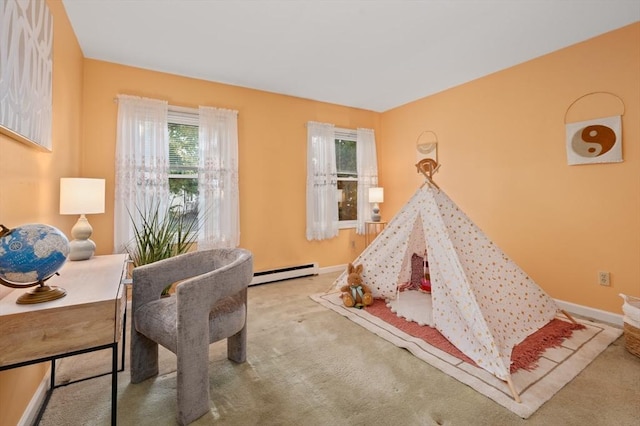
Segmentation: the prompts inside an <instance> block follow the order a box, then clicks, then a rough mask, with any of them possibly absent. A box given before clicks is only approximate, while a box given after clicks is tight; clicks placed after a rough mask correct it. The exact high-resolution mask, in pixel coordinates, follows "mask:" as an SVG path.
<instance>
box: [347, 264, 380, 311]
mask: <svg viewBox="0 0 640 426" xmlns="http://www.w3.org/2000/svg"><path fill="white" fill-rule="evenodd" d="M362 269H363V266H362V265H358V266H353V265H352V264H351V263H350V264H349V268H348V269H347V272H348V275H347V284H348V285H345V286H342V288H340V291H341V292H342V302H343V303H344V306H346V307H347V308H351V307H355V308H358V309H361V308H363V307H365V306H369V305H371V304H372V303H373V294H371V290H370V289H369V287H367V286H366V285H365V284H364V283H363V282H362V276H361V275H360V274H361V273H362Z"/></svg>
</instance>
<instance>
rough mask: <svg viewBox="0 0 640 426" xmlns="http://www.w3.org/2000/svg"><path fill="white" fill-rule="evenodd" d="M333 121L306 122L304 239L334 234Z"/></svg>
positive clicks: (336, 230)
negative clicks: (305, 220) (305, 224)
mask: <svg viewBox="0 0 640 426" xmlns="http://www.w3.org/2000/svg"><path fill="white" fill-rule="evenodd" d="M334 134H335V132H334V126H333V124H325V123H315V122H309V123H307V240H309V241H312V240H324V239H329V238H333V237H336V236H338V203H337V199H336V191H337V183H338V180H337V178H338V174H337V171H336V148H335V136H334Z"/></svg>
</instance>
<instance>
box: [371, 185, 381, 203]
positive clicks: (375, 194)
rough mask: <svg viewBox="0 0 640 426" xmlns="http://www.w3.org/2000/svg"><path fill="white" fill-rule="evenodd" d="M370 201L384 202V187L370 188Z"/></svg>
mask: <svg viewBox="0 0 640 426" xmlns="http://www.w3.org/2000/svg"><path fill="white" fill-rule="evenodd" d="M369 202H370V203H382V202H384V188H369Z"/></svg>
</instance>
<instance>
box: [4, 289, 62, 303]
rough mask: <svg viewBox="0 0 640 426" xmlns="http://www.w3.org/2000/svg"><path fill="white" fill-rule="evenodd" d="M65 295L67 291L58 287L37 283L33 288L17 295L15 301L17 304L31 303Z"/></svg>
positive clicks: (47, 300)
mask: <svg viewBox="0 0 640 426" xmlns="http://www.w3.org/2000/svg"><path fill="white" fill-rule="evenodd" d="M66 295H67V291H66V290H65V289H63V288H60V287H56V286H53V287H49V286H48V285H39V286H38V287H36V288H34V289H33V290H30V291H28V292H27V293H25V294H23V295H22V296H20V297H18V300H16V303H17V304H19V305H32V304H34V303H42V302H49V301H51V300H56V299H60V298H61V297H64V296H66Z"/></svg>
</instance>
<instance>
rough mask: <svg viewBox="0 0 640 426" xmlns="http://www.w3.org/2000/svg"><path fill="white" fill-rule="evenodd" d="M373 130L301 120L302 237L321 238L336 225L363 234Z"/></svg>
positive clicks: (373, 168) (373, 170)
mask: <svg viewBox="0 0 640 426" xmlns="http://www.w3.org/2000/svg"><path fill="white" fill-rule="evenodd" d="M377 183H378V168H377V157H376V149H375V136H374V132H373V130H370V129H357V130H351V129H341V128H335V126H334V125H332V124H327V123H316V122H309V123H307V239H308V240H324V239H329V238H333V237H335V236H337V235H338V231H339V229H341V228H356V232H357V233H358V234H364V231H365V230H364V222H365V220H367V217H369V215H370V214H371V203H369V188H370V187H372V186H377Z"/></svg>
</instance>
